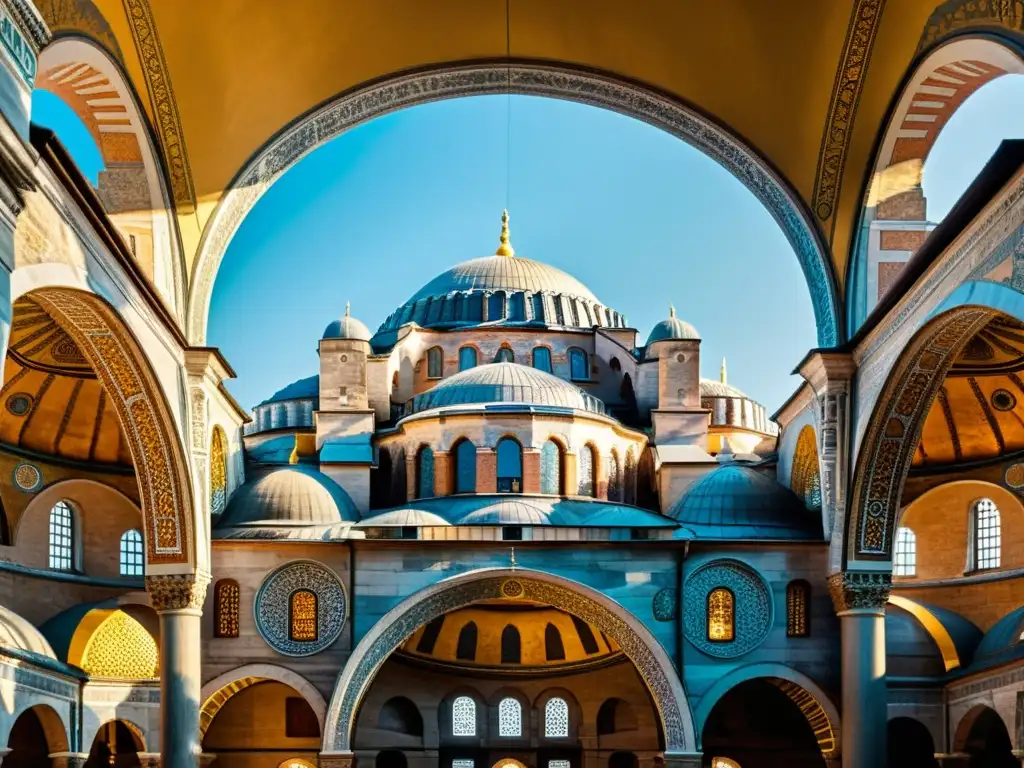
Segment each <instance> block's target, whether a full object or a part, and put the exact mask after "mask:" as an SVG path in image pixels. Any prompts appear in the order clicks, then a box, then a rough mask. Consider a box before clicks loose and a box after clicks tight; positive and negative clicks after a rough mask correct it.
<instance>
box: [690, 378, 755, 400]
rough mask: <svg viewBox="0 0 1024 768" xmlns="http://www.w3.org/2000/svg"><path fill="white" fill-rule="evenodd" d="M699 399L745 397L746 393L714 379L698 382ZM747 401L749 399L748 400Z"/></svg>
mask: <svg viewBox="0 0 1024 768" xmlns="http://www.w3.org/2000/svg"><path fill="white" fill-rule="evenodd" d="M700 396H701V397H747V395H746V393H744V392H742V391H741V390H739V389H737V388H736V387H734V386H732V385H731V384H726V383H724V382H721V381H715V380H714V379H701V380H700ZM748 399H749V398H748Z"/></svg>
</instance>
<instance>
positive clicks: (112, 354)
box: [26, 288, 197, 574]
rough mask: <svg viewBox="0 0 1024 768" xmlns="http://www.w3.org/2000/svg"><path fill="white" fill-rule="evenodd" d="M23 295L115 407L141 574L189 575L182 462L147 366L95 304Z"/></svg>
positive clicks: (189, 526) (190, 526)
mask: <svg viewBox="0 0 1024 768" xmlns="http://www.w3.org/2000/svg"><path fill="white" fill-rule="evenodd" d="M26 295H28V296H30V297H31V298H32V299H33V300H34V301H35V302H37V303H38V304H39V305H40V306H42V307H43V309H44V310H46V312H47V313H48V314H49V315H50V316H51V317H52V318H53V319H54V321H55V322H56V323H57V324H58V325H59V326H60V327H61V328H62V329H63V330H64V331H66V332H67V333H68V335H70V336H71V337H72V339H74V341H75V344H76V345H77V346H78V348H79V349H80V350H81V352H82V354H83V355H84V356H85V357H86V359H87V360H88V361H89V364H90V365H91V366H92V368H93V369H94V370H95V371H96V375H97V376H98V377H99V379H100V381H101V382H102V384H103V387H104V390H105V391H106V393H107V396H108V397H109V398H110V399H111V400H112V401H113V403H114V405H115V409H116V411H117V415H118V419H119V420H120V422H121V428H122V430H123V432H124V434H125V438H126V439H127V441H128V444H129V448H130V451H131V455H132V461H133V463H134V465H135V469H136V478H137V480H138V483H139V497H140V499H141V501H142V516H143V521H144V526H143V527H144V538H145V542H146V566H147V573H153V570H159V571H161V572H162V573H165V574H173V573H191V572H193V571H194V569H195V567H196V565H197V551H196V542H195V528H194V518H193V514H192V501H193V500H192V490H191V484H190V479H189V475H188V462H187V459H186V457H185V453H184V449H183V446H182V444H181V439H180V436H179V433H178V431H177V429H176V427H175V423H174V419H173V416H172V414H171V410H170V406H169V405H168V403H167V400H166V398H165V396H164V393H163V391H162V390H161V388H160V385H159V383H158V381H157V378H156V374H155V373H154V371H153V368H152V366H151V365H150V363H149V360H148V359H147V357H146V356H145V354H144V353H143V351H142V349H141V348H140V346H139V344H138V342H137V341H136V340H135V338H134V337H133V336H132V334H131V332H130V331H129V330H128V328H127V327H126V325H125V323H124V322H123V321H122V320H121V318H120V317H118V315H117V313H116V312H115V310H114V309H112V308H111V307H110V305H108V304H107V303H106V302H105V301H104V300H102V299H100V298H99V297H97V296H95V295H93V294H89V293H86V292H84V291H80V290H74V289H68V288H39V289H36V290H33V291H30V292H29V293H28V294H26ZM151 566H156V567H157V568H156V569H151Z"/></svg>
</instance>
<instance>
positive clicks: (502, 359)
mask: <svg viewBox="0 0 1024 768" xmlns="http://www.w3.org/2000/svg"><path fill="white" fill-rule="evenodd" d="M515 361H516V356H515V353H514V352H513V351H512V350H511V349H509V348H508V347H501V348H500V349H499V350H498V354H496V355H495V356H494V362H496V363H514V362H515Z"/></svg>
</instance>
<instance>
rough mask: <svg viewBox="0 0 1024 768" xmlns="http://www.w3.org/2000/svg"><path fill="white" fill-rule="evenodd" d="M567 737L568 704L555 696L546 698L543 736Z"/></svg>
mask: <svg viewBox="0 0 1024 768" xmlns="http://www.w3.org/2000/svg"><path fill="white" fill-rule="evenodd" d="M568 737H569V705H568V704H566V703H565V699H560V698H558V697H557V696H555V697H554V698H551V699H548V703H547V704H545V705H544V738H546V739H567V738H568Z"/></svg>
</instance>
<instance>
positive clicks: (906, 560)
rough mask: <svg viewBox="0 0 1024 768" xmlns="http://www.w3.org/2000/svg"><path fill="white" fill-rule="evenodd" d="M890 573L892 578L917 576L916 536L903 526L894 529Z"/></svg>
mask: <svg viewBox="0 0 1024 768" xmlns="http://www.w3.org/2000/svg"><path fill="white" fill-rule="evenodd" d="M892 573H893V576H916V575H917V534H915V533H914V531H913V530H911V529H910V528H907V527H906V526H904V525H901V526H900V527H899V528H897V529H896V548H895V552H894V557H893V563H892Z"/></svg>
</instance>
